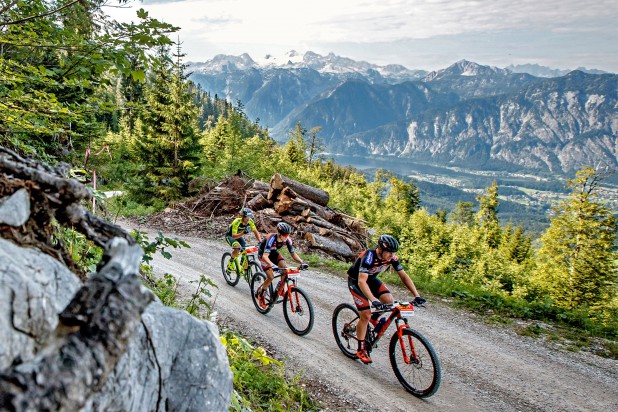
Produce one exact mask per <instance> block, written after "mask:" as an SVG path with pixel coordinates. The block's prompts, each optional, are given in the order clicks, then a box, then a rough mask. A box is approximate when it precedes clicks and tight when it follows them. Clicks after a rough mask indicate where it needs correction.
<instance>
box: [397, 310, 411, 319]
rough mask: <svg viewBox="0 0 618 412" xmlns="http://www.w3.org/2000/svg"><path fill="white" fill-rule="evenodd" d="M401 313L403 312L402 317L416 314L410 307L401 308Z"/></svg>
mask: <svg viewBox="0 0 618 412" xmlns="http://www.w3.org/2000/svg"><path fill="white" fill-rule="evenodd" d="M399 313H400V314H401V317H402V318H411V317H412V316H414V310H410V309H401V310H400V311H399Z"/></svg>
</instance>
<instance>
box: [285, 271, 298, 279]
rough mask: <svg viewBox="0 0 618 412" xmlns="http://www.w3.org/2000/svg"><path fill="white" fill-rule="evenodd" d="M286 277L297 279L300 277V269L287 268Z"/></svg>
mask: <svg viewBox="0 0 618 412" xmlns="http://www.w3.org/2000/svg"><path fill="white" fill-rule="evenodd" d="M287 272H288V279H298V278H299V277H300V270H298V269H288V270H287Z"/></svg>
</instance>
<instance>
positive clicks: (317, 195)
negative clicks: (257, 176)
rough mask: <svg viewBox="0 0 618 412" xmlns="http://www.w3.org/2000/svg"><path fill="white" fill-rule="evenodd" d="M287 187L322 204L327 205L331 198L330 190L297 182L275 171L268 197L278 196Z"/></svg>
mask: <svg viewBox="0 0 618 412" xmlns="http://www.w3.org/2000/svg"><path fill="white" fill-rule="evenodd" d="M286 187H289V188H290V189H292V190H293V191H294V192H295V193H297V194H298V195H300V196H302V197H304V198H305V199H308V200H311V201H312V202H314V203H317V204H318V205H320V206H326V205H327V204H328V200H329V197H330V196H329V194H328V192H326V191H324V190H322V189H318V188H315V187H312V186H308V185H306V184H304V183H300V182H297V181H296V180H292V179H290V178H288V177H285V176H283V175H281V174H279V173H275V174H274V175H273V177H272V178H271V179H270V191H269V193H268V199H273V198H274V197H277V196H278V195H279V193H280V192H281V191H282V190H283V189H284V188H286Z"/></svg>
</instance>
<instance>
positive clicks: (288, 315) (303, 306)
mask: <svg viewBox="0 0 618 412" xmlns="http://www.w3.org/2000/svg"><path fill="white" fill-rule="evenodd" d="M290 296H291V297H292V299H290ZM292 305H295V308H294V309H295V310H292ZM283 317H284V318H285V321H286V323H287V324H288V326H289V327H290V329H291V330H292V332H294V333H295V334H296V335H298V336H304V335H306V334H308V333H309V332H311V328H313V304H312V303H311V300H309V296H307V294H306V293H305V291H303V290H302V289H301V288H299V287H296V286H291V287H290V288H289V289H288V291H287V292H286V293H285V298H284V299H283Z"/></svg>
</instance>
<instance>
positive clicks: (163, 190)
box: [136, 44, 201, 200]
mask: <svg viewBox="0 0 618 412" xmlns="http://www.w3.org/2000/svg"><path fill="white" fill-rule="evenodd" d="M157 57H158V61H159V63H158V64H157V65H156V66H155V68H154V69H153V70H152V72H151V74H150V76H149V79H148V87H147V90H146V102H147V110H144V111H143V112H142V113H141V120H142V124H143V125H142V139H141V141H138V142H136V146H137V148H138V153H139V156H140V160H141V161H142V162H143V165H144V168H145V170H144V172H145V173H144V175H143V176H144V177H145V179H146V180H145V181H143V187H142V188H140V190H144V191H145V192H146V193H150V194H151V195H154V196H155V197H156V198H163V199H165V200H173V199H178V198H180V197H182V196H184V195H186V194H187V193H188V184H189V181H190V180H191V179H192V178H193V177H195V176H196V175H197V174H198V172H199V158H200V155H201V153H200V151H201V150H200V146H199V132H198V129H197V116H198V109H197V107H196V106H195V104H194V102H193V95H192V94H191V93H190V92H189V90H188V81H187V76H186V75H185V74H184V69H185V66H184V65H183V63H182V57H183V55H182V53H181V52H180V44H178V46H177V52H176V54H175V55H173V57H175V58H176V60H175V61H174V60H172V58H171V56H170V50H169V47H167V46H162V47H160V48H159V49H158V56H157Z"/></svg>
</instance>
